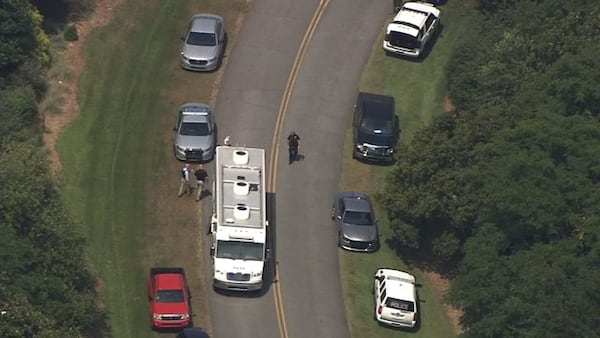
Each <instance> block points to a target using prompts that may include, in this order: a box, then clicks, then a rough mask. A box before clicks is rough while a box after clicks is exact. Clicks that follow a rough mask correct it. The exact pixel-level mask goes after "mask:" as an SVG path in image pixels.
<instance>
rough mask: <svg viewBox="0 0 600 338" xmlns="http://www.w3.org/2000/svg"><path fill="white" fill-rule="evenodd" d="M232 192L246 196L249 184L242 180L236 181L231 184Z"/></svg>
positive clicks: (248, 191)
mask: <svg viewBox="0 0 600 338" xmlns="http://www.w3.org/2000/svg"><path fill="white" fill-rule="evenodd" d="M233 193H234V194H236V195H237V196H248V194H249V193H250V184H248V182H244V181H236V182H235V184H234V185H233Z"/></svg>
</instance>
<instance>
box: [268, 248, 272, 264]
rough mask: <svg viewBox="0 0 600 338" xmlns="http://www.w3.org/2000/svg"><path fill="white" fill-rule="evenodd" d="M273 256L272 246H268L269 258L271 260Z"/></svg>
mask: <svg viewBox="0 0 600 338" xmlns="http://www.w3.org/2000/svg"><path fill="white" fill-rule="evenodd" d="M272 257H273V252H272V251H271V249H270V248H267V260H268V261H270V260H271V258H272Z"/></svg>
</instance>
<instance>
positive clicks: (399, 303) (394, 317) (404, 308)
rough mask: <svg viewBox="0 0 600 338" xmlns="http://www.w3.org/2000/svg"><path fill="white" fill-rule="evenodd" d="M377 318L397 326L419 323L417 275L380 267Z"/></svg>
mask: <svg viewBox="0 0 600 338" xmlns="http://www.w3.org/2000/svg"><path fill="white" fill-rule="evenodd" d="M374 277H375V278H374V279H375V280H374V282H373V294H374V295H375V319H377V321H379V322H380V323H383V324H387V325H390V326H395V327H407V328H413V327H415V325H416V324H417V290H416V288H415V276H413V275H411V274H409V273H406V272H403V271H398V270H392V269H379V270H377V272H376V273H375V276H374Z"/></svg>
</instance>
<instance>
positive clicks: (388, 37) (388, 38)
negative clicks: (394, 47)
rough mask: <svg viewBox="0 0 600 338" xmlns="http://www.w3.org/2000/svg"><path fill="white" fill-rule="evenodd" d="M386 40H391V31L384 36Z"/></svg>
mask: <svg viewBox="0 0 600 338" xmlns="http://www.w3.org/2000/svg"><path fill="white" fill-rule="evenodd" d="M384 40H385V41H390V33H387V34H386V35H385V38H384Z"/></svg>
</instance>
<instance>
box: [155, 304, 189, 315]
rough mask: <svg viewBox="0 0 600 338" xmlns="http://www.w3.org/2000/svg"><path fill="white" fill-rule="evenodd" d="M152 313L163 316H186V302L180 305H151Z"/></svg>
mask: <svg viewBox="0 0 600 338" xmlns="http://www.w3.org/2000/svg"><path fill="white" fill-rule="evenodd" d="M152 312H154V313H157V314H161V315H165V314H173V315H175V314H186V313H188V306H187V303H186V302H181V303H156V302H154V303H153V306H152Z"/></svg>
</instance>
